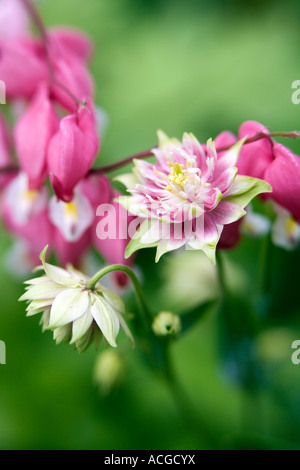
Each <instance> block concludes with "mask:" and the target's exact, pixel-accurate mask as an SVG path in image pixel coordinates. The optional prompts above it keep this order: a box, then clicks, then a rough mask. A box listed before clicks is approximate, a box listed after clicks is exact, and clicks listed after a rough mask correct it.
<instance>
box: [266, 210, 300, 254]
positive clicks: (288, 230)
mask: <svg viewBox="0 0 300 470" xmlns="http://www.w3.org/2000/svg"><path fill="white" fill-rule="evenodd" d="M274 210H275V213H276V219H275V221H274V223H273V225H272V232H271V234H272V241H273V243H274V245H276V246H280V247H281V248H284V249H285V250H288V251H291V250H294V249H295V248H297V246H298V245H299V242H300V225H299V223H297V222H296V221H295V219H294V218H293V216H292V214H291V213H290V212H289V211H287V210H286V209H284V208H283V207H282V206H279V205H278V204H274Z"/></svg>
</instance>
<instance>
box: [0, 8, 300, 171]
mask: <svg viewBox="0 0 300 470" xmlns="http://www.w3.org/2000/svg"><path fill="white" fill-rule="evenodd" d="M23 1H24V0H23ZM272 137H288V138H290V139H297V138H299V137H300V132H298V131H292V132H271V133H269V134H266V133H264V132H258V133H257V134H255V135H254V136H253V137H249V138H248V139H246V140H245V142H244V144H243V145H245V144H250V143H251V142H256V141H257V140H260V139H265V138H272ZM230 147H232V144H231V145H224V146H223V147H217V148H216V151H217V152H224V151H225V150H228V149H230ZM154 148H157V147H152V148H150V149H148V150H144V151H143V152H139V153H136V154H134V155H131V156H130V157H127V158H124V159H123V160H121V161H119V162H116V163H111V164H110V165H105V166H101V167H97V168H91V170H90V171H89V174H95V173H109V172H111V171H114V170H117V169H119V168H122V167H123V166H125V165H128V164H129V163H132V161H133V160H142V159H144V158H149V157H153V156H154V155H153V152H152V150H153V149H154ZM16 171H19V168H18V167H17V166H14V165H8V166H6V167H3V168H1V169H0V174H3V173H13V172H16Z"/></svg>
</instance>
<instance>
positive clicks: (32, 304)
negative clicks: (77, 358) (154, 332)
mask: <svg viewBox="0 0 300 470" xmlns="http://www.w3.org/2000/svg"><path fill="white" fill-rule="evenodd" d="M46 251H47V247H46V248H45V249H44V250H43V251H42V253H41V256H40V258H41V261H42V266H40V267H38V268H36V270H43V271H44V272H45V274H44V275H42V276H41V277H37V278H34V279H31V280H29V281H25V284H27V287H26V292H25V294H23V295H22V296H21V297H20V299H19V300H20V301H21V300H26V301H28V302H29V305H28V307H27V316H31V315H35V314H37V313H43V315H42V318H41V324H42V327H43V330H52V331H53V337H54V339H55V340H56V342H57V343H60V342H62V341H65V342H70V344H72V345H74V346H75V348H76V349H78V350H79V351H83V350H85V349H86V348H87V347H88V346H89V345H90V344H91V343H93V342H94V343H95V345H96V347H98V345H99V341H100V340H101V338H102V336H104V338H105V339H106V341H107V342H108V343H109V344H110V345H111V346H113V347H116V346H117V344H116V338H117V335H118V333H119V329H120V326H121V327H122V328H123V330H124V331H125V333H126V335H127V336H128V337H129V338H130V340H131V341H132V342H133V338H132V335H131V333H130V331H129V328H128V326H127V325H126V323H125V321H124V318H123V315H124V313H125V306H124V303H123V301H122V300H121V299H120V297H119V296H118V295H117V294H115V293H114V292H112V291H111V290H109V289H107V288H106V287H104V286H103V285H102V284H100V283H99V282H98V283H97V284H96V285H95V287H94V288H90V287H89V281H90V279H89V278H88V277H86V276H85V275H84V274H82V273H81V272H80V271H77V270H75V269H74V268H73V267H72V266H68V267H67V269H63V268H60V267H57V266H53V265H51V264H48V263H46V262H45V256H46Z"/></svg>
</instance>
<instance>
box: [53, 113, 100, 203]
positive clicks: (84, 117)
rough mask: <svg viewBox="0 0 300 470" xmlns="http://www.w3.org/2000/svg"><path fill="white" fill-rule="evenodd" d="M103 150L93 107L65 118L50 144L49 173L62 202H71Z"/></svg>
mask: <svg viewBox="0 0 300 470" xmlns="http://www.w3.org/2000/svg"><path fill="white" fill-rule="evenodd" d="M98 149H99V138H98V135H97V132H96V124H95V118H94V114H93V110H92V109H91V106H89V105H87V106H80V107H79V109H78V111H76V112H74V113H72V114H69V115H68V116H66V117H64V118H62V119H61V121H60V124H59V130H58V131H57V133H56V134H55V135H54V137H53V138H52V140H51V141H50V144H49V150H48V171H49V174H50V180H51V183H52V186H53V189H54V191H55V193H56V195H57V196H58V198H59V199H62V200H63V201H65V202H70V201H71V200H72V199H73V196H74V188H75V186H76V185H77V184H78V183H79V182H80V180H81V179H82V178H84V177H85V176H86V174H87V172H88V171H89V169H90V168H91V166H92V164H93V162H94V160H95V158H96V155H97V152H98Z"/></svg>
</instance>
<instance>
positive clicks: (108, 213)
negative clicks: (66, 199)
mask: <svg viewBox="0 0 300 470" xmlns="http://www.w3.org/2000/svg"><path fill="white" fill-rule="evenodd" d="M119 196H120V194H119V193H118V192H116V191H115V192H114V193H113V197H114V198H117V197H119ZM96 215H97V216H98V218H97V225H96V229H95V230H94V231H93V242H94V245H95V246H96V248H97V249H98V250H99V252H100V253H101V254H102V256H103V257H104V258H105V260H106V261H107V262H108V263H109V264H125V265H127V266H131V265H132V263H133V256H130V258H128V259H126V258H125V250H126V246H127V245H128V243H129V241H130V237H129V233H128V227H129V225H130V223H131V222H132V221H133V220H134V219H135V217H133V216H130V215H129V214H128V212H127V210H126V209H124V207H122V206H121V205H120V204H119V203H118V202H117V201H115V200H111V201H110V203H109V204H104V205H103V204H102V205H99V206H98V209H97V212H96ZM114 279H115V281H116V283H117V285H118V286H120V287H125V286H126V285H127V282H128V276H126V275H124V273H122V272H118V271H117V272H115V273H114Z"/></svg>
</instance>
